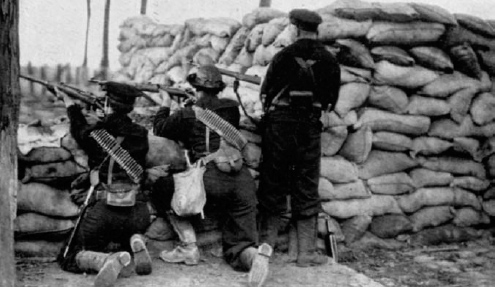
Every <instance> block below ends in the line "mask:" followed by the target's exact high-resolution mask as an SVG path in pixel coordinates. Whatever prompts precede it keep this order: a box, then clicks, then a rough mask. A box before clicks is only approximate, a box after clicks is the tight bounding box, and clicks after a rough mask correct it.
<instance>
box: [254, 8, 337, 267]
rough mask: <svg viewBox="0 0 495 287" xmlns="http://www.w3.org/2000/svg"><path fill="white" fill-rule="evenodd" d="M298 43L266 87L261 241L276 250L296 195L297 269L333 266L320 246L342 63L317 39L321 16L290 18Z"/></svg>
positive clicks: (298, 13) (302, 12)
mask: <svg viewBox="0 0 495 287" xmlns="http://www.w3.org/2000/svg"><path fill="white" fill-rule="evenodd" d="M289 17H290V21H291V24H293V25H294V26H295V28H296V29H297V39H296V42H294V43H293V44H291V45H290V46H288V47H286V48H284V49H283V50H282V51H280V52H279V53H278V54H276V55H275V57H274V58H273V60H272V62H271V64H270V66H269V68H268V71H267V73H266V77H265V80H264V82H263V84H262V87H261V98H262V100H263V106H264V111H265V120H266V125H265V127H264V130H263V146H262V152H263V163H262V170H261V180H260V188H259V191H258V200H259V205H260V207H259V208H260V214H261V224H260V225H261V232H260V236H261V242H267V243H268V244H269V245H271V246H274V245H275V243H276V240H277V232H278V228H279V222H280V216H281V214H283V213H284V212H285V211H286V207H287V202H286V201H287V195H290V198H291V200H290V203H291V211H292V219H293V220H294V222H295V227H296V230H297V241H298V246H297V247H298V254H297V262H296V264H297V266H300V267H307V266H313V265H321V264H325V263H326V262H327V260H328V259H327V257H326V256H324V255H320V254H319V253H318V252H317V250H316V249H317V248H316V235H317V232H316V226H317V225H316V224H317V216H318V212H319V211H320V209H321V206H320V199H319V196H318V181H319V176H320V156H321V144H320V138H321V129H322V124H321V122H320V117H321V113H322V111H326V110H331V109H332V108H333V107H335V104H336V102H337V98H338V91H339V87H340V68H339V65H338V63H337V61H336V59H335V58H334V57H333V56H332V54H330V53H329V52H328V51H327V50H326V49H325V46H324V45H323V44H322V43H321V42H319V41H318V40H317V38H318V25H319V24H320V23H321V22H322V19H321V17H320V16H319V15H318V14H317V13H315V12H312V11H309V10H306V9H295V10H292V11H291V12H290V14H289Z"/></svg>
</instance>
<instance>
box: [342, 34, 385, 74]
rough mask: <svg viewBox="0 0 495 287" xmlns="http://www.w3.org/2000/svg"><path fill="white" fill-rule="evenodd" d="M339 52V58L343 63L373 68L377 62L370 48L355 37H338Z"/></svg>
mask: <svg viewBox="0 0 495 287" xmlns="http://www.w3.org/2000/svg"><path fill="white" fill-rule="evenodd" d="M336 42H337V44H338V46H339V48H340V49H339V52H338V53H337V60H338V61H339V63H341V64H342V65H346V66H351V67H357V68H364V69H370V70H373V69H374V68H375V62H374V61H373V58H372V57H371V54H370V51H369V49H368V48H367V47H366V46H365V45H364V44H362V43H360V42H359V41H356V40H353V39H338V40H337V41H336Z"/></svg>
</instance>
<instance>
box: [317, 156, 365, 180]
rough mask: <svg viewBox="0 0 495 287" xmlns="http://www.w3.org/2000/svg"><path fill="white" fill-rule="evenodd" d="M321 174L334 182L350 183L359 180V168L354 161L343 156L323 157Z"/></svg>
mask: <svg viewBox="0 0 495 287" xmlns="http://www.w3.org/2000/svg"><path fill="white" fill-rule="evenodd" d="M320 169H321V171H320V173H321V176H322V177H324V178H326V179H328V180H329V181H331V182H332V183H348V182H353V181H356V180H358V169H357V166H356V165H355V164H354V163H351V162H349V161H347V160H346V159H344V158H343V157H342V156H339V155H337V156H333V157H322V158H321V168H320Z"/></svg>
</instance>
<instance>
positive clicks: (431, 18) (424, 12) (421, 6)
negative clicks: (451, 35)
mask: <svg viewBox="0 0 495 287" xmlns="http://www.w3.org/2000/svg"><path fill="white" fill-rule="evenodd" d="M409 5H410V6H411V7H413V8H414V10H416V12H418V14H419V15H418V19H419V20H423V21H425V22H437V23H442V24H447V25H457V20H456V19H455V17H454V15H452V14H451V13H450V12H449V11H447V10H446V9H444V8H442V7H440V6H437V5H430V4H425V3H412V2H411V3H409Z"/></svg>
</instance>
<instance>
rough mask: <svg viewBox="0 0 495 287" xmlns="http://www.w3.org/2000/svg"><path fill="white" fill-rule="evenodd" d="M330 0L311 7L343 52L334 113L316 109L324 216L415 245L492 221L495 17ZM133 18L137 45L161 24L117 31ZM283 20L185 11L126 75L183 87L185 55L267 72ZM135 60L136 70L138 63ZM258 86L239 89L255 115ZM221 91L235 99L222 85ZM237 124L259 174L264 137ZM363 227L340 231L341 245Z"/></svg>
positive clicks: (287, 38) (275, 14)
mask: <svg viewBox="0 0 495 287" xmlns="http://www.w3.org/2000/svg"><path fill="white" fill-rule="evenodd" d="M329 4H330V5H328V6H326V7H323V8H321V9H318V10H316V11H317V12H318V13H319V14H320V15H321V16H322V18H323V20H324V22H323V23H322V24H321V25H320V27H319V38H320V40H321V41H322V42H323V43H325V45H326V47H327V48H328V50H329V51H330V52H332V53H333V54H334V55H335V56H336V57H337V59H338V60H339V63H340V64H341V80H342V83H341V88H340V99H339V102H338V103H337V105H336V107H335V111H333V112H332V113H327V114H325V115H324V116H323V117H322V122H323V123H324V127H325V128H324V132H323V133H322V152H323V157H322V159H321V178H320V194H321V197H322V199H323V200H324V201H325V202H324V204H323V208H324V211H325V213H326V214H328V215H330V216H331V217H332V218H334V219H336V220H337V222H338V223H339V224H340V226H341V227H342V231H343V233H344V235H346V233H348V230H354V231H355V230H361V231H362V232H361V234H360V235H362V233H363V232H364V231H366V230H368V231H371V232H372V233H373V234H374V235H376V236H378V237H381V238H396V237H397V236H398V235H401V234H412V236H411V240H412V241H413V242H417V243H428V242H423V241H424V236H421V234H422V231H423V230H425V229H427V230H429V232H430V233H431V232H432V231H433V230H434V229H432V228H435V227H438V226H440V228H447V229H446V230H447V231H448V232H444V233H448V234H460V233H462V232H463V230H465V229H466V228H469V227H478V226H486V225H487V224H489V223H490V222H491V219H493V217H494V216H495V192H494V189H493V187H492V185H491V179H492V178H493V177H494V176H495V155H493V152H494V147H493V146H494V144H495V139H494V134H495V122H494V121H493V120H494V118H495V113H494V111H495V110H494V109H495V90H494V89H493V85H492V79H493V77H494V76H495V44H493V40H494V39H495V22H494V21H489V20H483V19H480V18H477V17H474V16H471V15H465V14H451V13H449V12H448V11H446V10H445V9H443V8H441V7H438V6H434V5H428V4H419V3H393V4H385V3H373V2H372V3H369V2H362V1H355V0H353V1H335V2H333V3H329ZM133 21H134V22H138V23H143V22H145V23H147V24H146V25H145V26H146V29H143V30H138V28H139V27H138V25H136V26H132V27H133V31H134V34H133V35H141V36H140V39H141V40H139V41H137V42H139V43H141V44H140V45H143V44H142V43H144V40H143V39H147V40H146V41H147V42H149V41H150V40H149V38H147V37H148V36H149V35H148V36H147V35H146V34H145V32H146V31H151V30H153V31H156V30H157V29H159V27H162V25H158V24H154V23H152V21H150V20H148V19H147V18H145V17H140V18H132V19H130V20H129V21H126V23H124V25H123V27H122V31H123V32H122V35H123V34H127V33H128V27H129V23H130V22H133ZM222 21H223V22H222ZM198 23H200V24H198ZM220 23H222V24H223V25H227V24H226V23H229V24H230V25H231V26H229V27H230V30H229V29H227V28H225V27H227V26H222V27H224V28H223V30H222V29H219V28H218V27H220V26H221V25H220ZM234 23H235V24H234ZM288 23H289V20H288V18H287V14H286V13H283V12H280V11H277V10H275V9H271V8H258V9H255V10H254V11H252V12H250V13H248V14H246V15H245V16H244V17H243V19H242V20H241V21H240V22H236V21H234V20H228V21H227V20H226V19H223V18H222V19H203V18H199V19H191V20H188V21H186V23H184V25H179V26H169V27H177V31H179V30H180V29H182V30H181V31H180V33H176V34H173V33H172V32H170V35H171V36H170V38H173V39H174V40H173V41H170V42H171V43H172V44H171V46H170V47H167V48H164V49H162V52H163V51H166V52H163V53H165V54H166V55H167V56H166V57H163V58H162V60H161V62H160V63H159V64H156V65H154V69H153V70H152V72H149V73H148V72H147V74H146V75H147V77H141V76H139V75H142V74H144V72H142V71H144V70H145V69H148V68H149V67H151V65H150V64H149V63H150V62H153V61H152V57H150V56H145V55H146V52H147V51H150V49H154V48H152V46H144V47H141V46H134V47H133V48H131V49H130V50H129V51H132V57H131V60H130V61H124V62H121V63H122V65H123V69H122V71H121V76H123V77H125V78H127V79H128V80H131V81H135V82H146V81H152V82H156V83H161V84H175V85H182V84H184V79H185V74H187V72H188V71H189V69H191V67H192V65H191V64H190V62H193V63H195V64H204V63H212V62H213V63H216V64H217V65H218V66H219V67H223V68H227V69H229V70H232V71H237V72H241V73H245V74H250V75H257V76H260V77H263V76H264V75H265V73H266V69H267V66H268V64H269V63H270V61H271V59H272V57H273V56H274V55H275V54H276V53H277V52H278V51H280V50H281V49H282V48H284V47H286V46H288V45H290V44H291V43H293V42H294V40H295V31H294V30H293V28H292V26H291V25H288ZM150 27H155V28H153V29H152V28H150ZM178 27H180V29H179V28H178ZM207 27H210V28H207ZM211 27H214V28H217V30H214V29H213V28H211ZM218 31H224V33H219V32H218ZM225 31H228V32H225ZM124 38H125V37H122V39H124ZM125 41H126V40H123V42H122V43H126V42H125ZM179 43H180V44H179ZM157 51H158V50H157ZM128 53H129V52H127V53H123V54H122V57H121V59H124V58H125V59H128V58H129V57H128V56H129V54H128ZM146 57H147V59H146V60H144V61H143V62H140V61H141V60H139V59H142V58H146ZM138 58H139V59H138ZM134 62H136V63H137V62H139V63H141V64H142V66H140V65H137V66H138V67H142V68H141V69H139V68H137V69H135V67H136V65H135V64H134ZM130 63H133V64H132V65H131V64H130ZM145 67H146V68H145ZM134 71H135V73H134ZM146 71H148V70H146ZM133 73H134V74H133ZM136 75H138V76H136ZM224 79H225V81H226V82H228V83H229V84H231V83H232V79H229V78H227V77H225V78H224ZM257 89H258V87H256V86H253V85H252V84H247V83H241V87H240V89H239V93H240V95H241V100H242V102H243V104H244V106H245V107H246V109H247V111H248V113H250V114H252V115H253V116H259V115H260V114H261V103H260V102H259V100H258V90H257ZM223 96H225V97H230V98H235V97H234V94H233V92H232V89H231V88H229V87H228V88H227V89H226V90H225V91H224V92H223ZM244 132H245V134H246V135H247V136H248V138H249V139H250V145H251V146H250V149H251V151H252V152H250V153H248V154H249V155H250V156H251V160H248V162H249V161H251V162H252V167H253V171H254V170H256V168H257V166H258V164H259V160H260V158H259V157H260V150H259V143H260V141H261V139H260V137H259V136H258V135H256V134H255V133H252V132H250V131H244ZM468 231H472V230H468ZM354 233H355V232H354ZM468 233H469V232H468ZM470 234H475V235H476V234H477V235H479V233H476V232H474V233H473V232H471V233H470ZM360 235H359V234H358V236H354V235H353V236H350V234H347V236H346V237H347V239H346V242H347V243H350V242H351V241H353V240H356V239H357V238H359V236H360ZM452 236H454V237H455V236H457V235H452ZM444 239H445V240H446V241H448V240H451V239H452V238H444ZM421 240H423V241H421Z"/></svg>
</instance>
